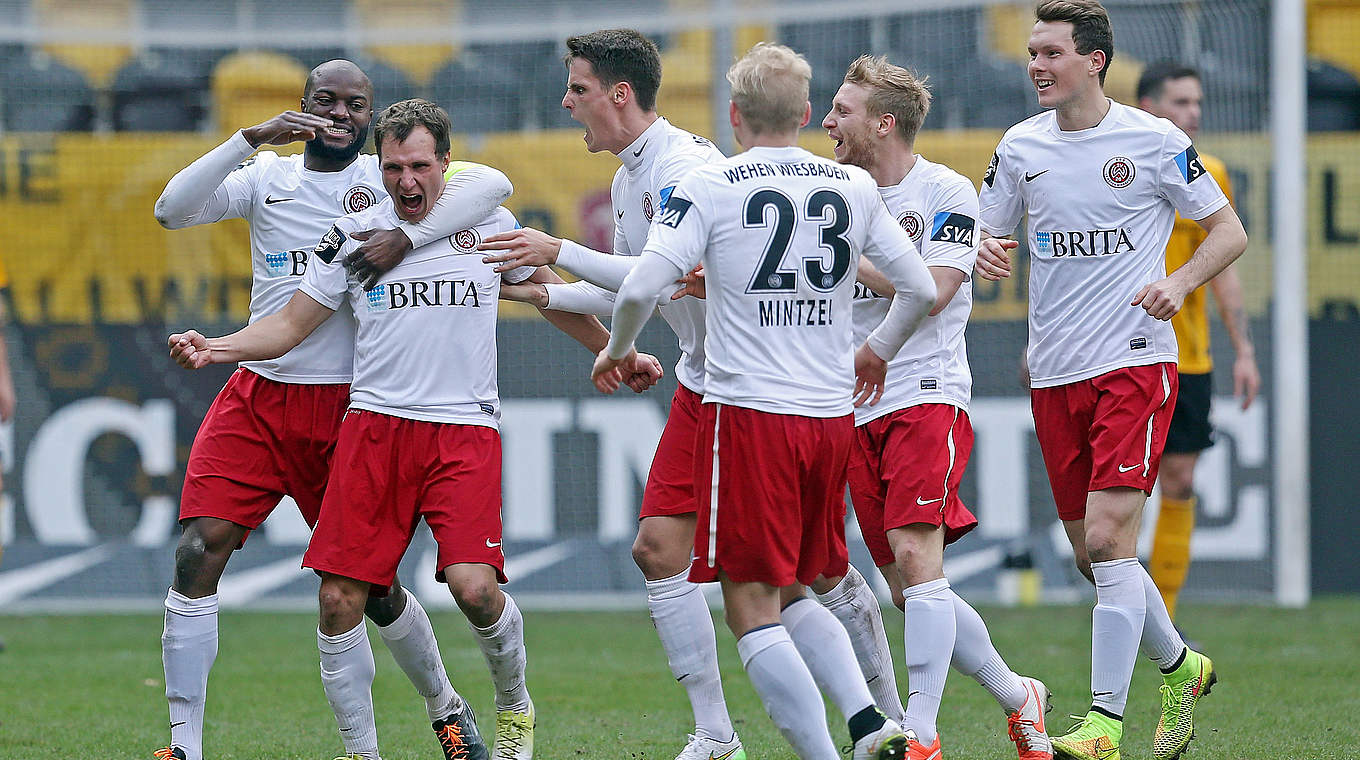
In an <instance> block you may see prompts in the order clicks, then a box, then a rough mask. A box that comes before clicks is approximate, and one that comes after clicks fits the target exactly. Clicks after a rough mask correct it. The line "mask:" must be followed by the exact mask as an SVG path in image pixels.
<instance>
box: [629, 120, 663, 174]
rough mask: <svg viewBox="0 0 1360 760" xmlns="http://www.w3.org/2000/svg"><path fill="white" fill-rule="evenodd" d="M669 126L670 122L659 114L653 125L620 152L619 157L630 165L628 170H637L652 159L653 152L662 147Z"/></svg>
mask: <svg viewBox="0 0 1360 760" xmlns="http://www.w3.org/2000/svg"><path fill="white" fill-rule="evenodd" d="M668 127H670V122H668V121H666V120H665V119H664V118H661V117H659V116H658V117H657V119H656V121H654V122H652V124H651V126H649V127H647V128H646V129H644V130H642V134H640V135H638V138H637V139H636V140H634V141H633V143H632V144H631V145H629V146H628V147H627V148H624V149H623V152H621V153H619V159H620V160H621V161H623V165H624V166H626V167H628V171H630V172H631V171H637V170H638V169H639V168H640V167H641V166H642V165H643V164H645V163H647V162H648V161H650V160H651V158H652V154H654V153H655V152H656V151H658V150H660V149H661V136H662V135H664V134H665V133H666V129H667V128H668Z"/></svg>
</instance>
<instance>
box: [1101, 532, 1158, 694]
mask: <svg viewBox="0 0 1360 760" xmlns="http://www.w3.org/2000/svg"><path fill="white" fill-rule="evenodd" d="M1091 574H1092V575H1093V576H1095V580H1096V608H1095V610H1093V611H1092V612H1091V704H1092V705H1093V706H1095V707H1099V708H1100V709H1102V710H1104V711H1106V712H1108V713H1110V714H1112V715H1121V716H1122V715H1123V714H1124V705H1125V704H1126V703H1127V702H1128V699H1129V679H1131V678H1132V677H1133V665H1134V663H1135V662H1136V661H1137V660H1138V643H1139V640H1140V639H1142V636H1143V620H1144V618H1145V617H1146V615H1147V595H1146V592H1144V591H1143V578H1142V577H1141V576H1146V575H1147V573H1146V571H1144V570H1143V566H1142V565H1140V564H1139V563H1138V560H1137V558H1135V557H1128V558H1125V559H1112V560H1109V561H1106V562H1092V563H1091Z"/></svg>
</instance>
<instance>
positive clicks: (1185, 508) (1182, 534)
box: [1148, 496, 1195, 619]
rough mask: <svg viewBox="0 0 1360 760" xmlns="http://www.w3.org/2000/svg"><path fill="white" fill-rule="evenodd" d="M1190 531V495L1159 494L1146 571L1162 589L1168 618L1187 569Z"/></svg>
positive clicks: (1192, 514) (1173, 613)
mask: <svg viewBox="0 0 1360 760" xmlns="http://www.w3.org/2000/svg"><path fill="white" fill-rule="evenodd" d="M1194 530H1195V499H1194V497H1191V498H1189V499H1168V498H1167V497H1165V496H1163V497H1162V507H1161V510H1160V512H1159V513H1158V514H1157V530H1156V533H1155V534H1154V535H1153V537H1152V555H1151V556H1149V557H1148V570H1149V571H1150V572H1151V574H1152V582H1153V583H1155V584H1157V590H1158V591H1160V592H1162V601H1164V602H1166V611H1167V612H1169V613H1170V614H1171V617H1172V619H1175V617H1176V600H1177V598H1178V597H1179V596H1180V593H1181V587H1182V586H1184V585H1185V576H1186V574H1188V573H1189V572H1190V534H1191V533H1193V532H1194Z"/></svg>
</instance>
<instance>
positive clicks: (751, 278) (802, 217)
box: [647, 147, 916, 417]
mask: <svg viewBox="0 0 1360 760" xmlns="http://www.w3.org/2000/svg"><path fill="white" fill-rule="evenodd" d="M647 250H648V251H654V252H656V253H657V254H659V255H661V256H662V257H664V258H665V259H666V260H668V261H669V262H670V263H671V264H673V265H675V266H676V267H677V268H679V269H680V270H681V271H686V272H687V271H689V270H690V269H691V268H692V267H694V265H696V264H698V263H699V261H700V260H701V259H702V261H703V263H704V272H705V279H706V286H707V290H708V314H707V321H706V324H707V342H706V344H705V352H706V358H707V371H706V374H705V378H704V401H705V402H720V403H724V404H730V405H733V406H740V407H746V408H749V409H755V410H758V411H762V412H770V413H774V414H794V415H802V416H806V417H839V416H842V415H847V414H850V412H851V410H852V409H853V405H852V398H851V397H852V394H853V391H854V384H855V371H854V349H855V344H854V343H853V337H852V329H853V325H852V324H851V322H852V319H851V311H850V310H851V300H852V298H853V296H854V282H855V271H856V269H857V267H858V264H859V256H860V254H861V253H865V254H868V255H869V256H870V259H871V260H872V261H873V262H874V263H875V264H878V265H880V267H885V266H887V265H888V264H889V263H890V262H893V261H896V260H897V259H899V258H900V257H902V256H915V255H916V250H915V248H914V247H913V246H912V244H911V240H910V239H909V238H908V237H907V236H906V234H905V233H904V232H903V231H902V228H901V227H899V226H898V225H897V222H896V220H894V219H893V218H892V216H891V215H889V214H888V210H887V208H886V207H884V205H883V199H882V198H880V197H879V194H878V188H877V187H876V185H875V184H874V180H873V178H872V177H870V176H869V173H868V172H866V171H864V170H863V169H860V168H859V167H857V166H842V165H840V164H837V163H835V162H834V161H830V160H827V159H824V158H821V157H818V156H814V155H813V154H811V153H809V152H807V151H805V150H803V149H802V148H797V147H789V148H753V149H751V150H749V151H747V152H745V153H742V154H740V155H737V156H733V157H732V158H727V159H723V160H722V161H719V162H716V163H713V164H709V165H707V166H704V167H700V168H698V169H695V170H694V171H692V172H690V174H689V175H688V176H686V177H685V178H684V179H683V180H681V181H680V184H679V186H678V187H676V189H675V191H674V192H673V193H672V194H671V196H670V199H669V200H668V201H667V203H666V210H665V211H664V212H663V213H662V215H661V217H660V218H659V219H658V221H657V224H656V226H655V227H654V228H653V230H652V237H651V240H650V241H649V242H648V244H647ZM880 262H881V263H880Z"/></svg>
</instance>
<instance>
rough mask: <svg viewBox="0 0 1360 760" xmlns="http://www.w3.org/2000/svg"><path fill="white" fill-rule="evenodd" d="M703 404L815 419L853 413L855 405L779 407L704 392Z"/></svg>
mask: <svg viewBox="0 0 1360 760" xmlns="http://www.w3.org/2000/svg"><path fill="white" fill-rule="evenodd" d="M704 403H705V404H724V405H726V406H738V407H741V408H742V409H751V410H754V411H757V412H764V413H766V414H787V415H790V416H793V417H813V418H815V419H832V418H835V417H844V416H846V415H848V414H853V413H854V411H855V407H854V405H853V404H851V403H850V402H848V401H847V402H846V404H845V406H844V407H843V408H840V409H808V408H807V407H799V408H796V409H794V408H789V407H786V406H785V407H781V406H779V405H778V404H768V403H765V402H762V401H759V400H753V399H741V400H740V401H738V400H735V399H730V398H727V397H724V396H719V395H716V394H713V393H705V394H704Z"/></svg>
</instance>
